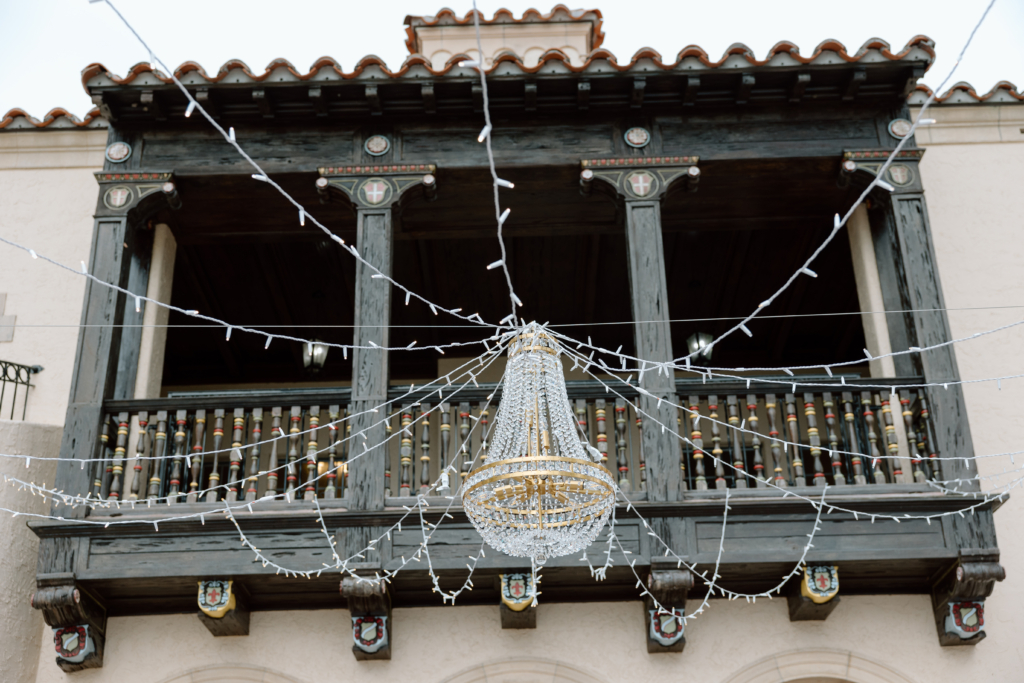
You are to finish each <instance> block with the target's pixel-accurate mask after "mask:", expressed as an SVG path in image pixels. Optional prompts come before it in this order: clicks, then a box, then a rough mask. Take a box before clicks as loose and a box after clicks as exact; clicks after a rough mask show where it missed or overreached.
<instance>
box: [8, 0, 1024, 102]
mask: <svg viewBox="0 0 1024 683" xmlns="http://www.w3.org/2000/svg"><path fill="white" fill-rule="evenodd" d="M987 2H988V0H960V1H953V0H925V1H923V2H895V1H894V0H857V1H856V2H837V1H834V0H730V1H729V2H720V1H714V0H699V1H695V0H647V1H646V2H644V1H641V0H600V1H599V2H594V3H588V4H587V7H597V8H598V9H600V10H601V12H602V13H603V14H604V22H605V23H604V31H605V34H606V40H605V44H604V47H606V48H608V49H610V50H611V51H612V52H614V53H615V54H616V55H617V56H618V58H619V60H620V61H628V60H629V58H630V57H631V56H632V54H633V53H634V52H636V50H638V49H639V48H641V47H653V48H654V49H656V50H658V51H659V52H660V53H661V54H662V56H663V57H664V58H665V59H666V61H669V60H673V59H674V57H675V55H676V53H677V52H678V51H679V50H680V49H681V48H682V47H684V46H686V45H690V44H696V45H700V46H701V47H703V48H704V49H705V50H706V51H707V52H708V54H709V55H711V57H712V58H713V59H718V58H720V56H721V55H722V53H723V52H724V51H725V49H726V48H727V47H728V46H729V45H731V44H732V43H735V42H742V43H746V44H747V45H748V46H750V47H751V48H752V49H753V50H754V53H755V54H756V55H757V57H758V58H763V57H764V55H765V53H766V52H767V50H768V49H769V48H770V47H771V46H772V45H774V44H775V43H776V42H778V41H780V40H791V41H793V42H795V43H796V44H797V45H799V46H800V48H801V52H802V54H804V55H808V54H811V53H812V52H813V50H814V48H815V46H816V45H818V43H820V42H821V41H823V40H825V39H827V38H835V39H838V40H840V41H841V42H842V43H843V44H845V45H846V46H847V49H848V50H849V51H850V52H854V51H856V49H857V48H858V47H860V45H861V44H863V43H864V42H865V41H866V40H867V39H869V38H873V37H879V38H882V39H884V40H886V41H888V42H889V43H890V44H891V45H892V46H893V48H894V51H896V50H898V49H900V48H902V47H903V46H904V45H905V44H906V42H907V41H908V40H909V39H910V38H912V37H914V36H915V35H918V34H922V33H923V34H925V35H927V36H929V37H930V38H932V39H933V40H934V41H935V42H936V50H937V52H938V59H937V61H936V62H935V64H934V65H933V66H932V68H931V69H930V70H929V72H928V73H927V74H926V75H925V79H924V81H925V83H927V84H928V85H930V86H932V87H935V86H937V85H938V84H939V83H940V82H941V81H942V79H943V78H945V76H946V74H947V73H948V72H949V70H950V69H951V68H952V66H953V62H954V60H955V59H956V55H957V53H958V52H959V51H960V49H961V47H962V46H963V44H964V42H965V41H966V39H967V36H968V34H969V33H970V30H971V28H972V27H973V26H974V24H975V23H976V22H977V20H978V18H979V17H980V16H981V13H982V11H983V10H984V8H985V5H986V4H987ZM115 4H116V5H117V6H118V8H119V9H120V10H121V11H122V12H123V13H124V14H125V15H126V17H127V18H128V20H129V21H131V22H132V23H133V24H134V25H135V27H136V28H137V29H138V31H139V32H140V33H141V34H142V36H143V37H144V38H145V39H146V40H147V41H148V42H149V43H150V45H151V46H152V48H153V50H154V52H155V53H156V54H157V55H158V56H159V57H160V58H161V59H163V61H164V62H165V63H167V64H168V65H175V66H176V65H178V64H180V63H181V62H184V61H188V60H191V61H196V62H199V63H200V64H201V65H202V66H203V67H204V68H205V69H206V71H207V72H208V73H211V74H215V73H217V70H218V69H219V67H220V65H221V64H223V63H224V62H225V61H227V60H228V59H232V58H238V59H242V60H243V61H245V62H246V63H247V64H248V65H249V66H250V68H252V69H253V71H255V72H257V73H262V72H263V69H264V67H265V66H266V65H267V64H268V63H269V62H270V61H271V60H272V59H274V58H277V57H284V58H286V59H288V60H290V61H291V62H292V63H293V64H294V65H295V66H296V67H297V68H298V69H300V70H301V71H302V72H305V71H306V70H307V69H308V67H309V66H310V64H312V63H313V62H314V60H316V59H317V58H318V57H320V56H323V55H330V56H332V57H334V58H335V59H337V60H338V61H339V62H340V63H341V65H342V68H344V69H345V70H351V68H352V66H353V65H354V64H355V62H356V61H358V60H359V58H360V57H362V56H364V55H366V54H376V55H378V56H380V57H382V58H383V59H384V60H385V61H386V62H387V64H388V65H389V66H390V67H392V68H395V69H397V68H398V67H399V66H400V65H401V63H402V61H403V59H404V58H405V55H406V49H405V45H404V29H403V25H402V21H403V19H404V18H405V16H406V15H407V14H433V13H435V12H436V11H437V10H439V9H440V5H439V4H437V2H436V0H414V1H413V0H362V1H361V2H352V1H350V0H331V1H329V2H324V1H323V0H320V1H318V2H313V1H312V0H284V1H282V0H274V1H273V2H269V1H264V0H246V1H244V2H242V1H229V0H175V1H174V2H154V1H153V0H115ZM575 5H576V3H575V2H573V3H571V5H570V6H575ZM479 6H480V8H481V10H483V11H484V13H485V14H486V15H487V16H491V14H493V12H494V11H495V10H497V9H498V8H500V7H507V8H509V9H510V10H512V11H513V12H515V14H516V16H520V15H521V14H522V12H523V10H525V9H527V8H529V7H531V6H536V7H538V9H541V10H542V11H547V10H549V9H551V7H552V6H553V5H548V4H542V5H536V4H534V3H528V2H519V1H517V0H513V1H510V2H492V1H490V0H480V2H479ZM452 7H453V9H455V10H457V11H458V12H459V13H460V14H463V13H465V12H466V11H467V10H468V9H470V8H471V7H472V5H471V4H470V3H469V2H464V1H460V2H457V3H454V4H453V5H452ZM1022 36H1024V1H1022V0H997V2H996V5H995V7H994V8H993V10H992V12H991V13H990V14H989V16H988V19H987V20H986V22H985V24H984V25H983V26H982V27H981V29H980V30H979V32H978V34H977V36H976V38H975V41H974V43H973V44H972V45H971V47H970V49H969V50H968V51H967V54H966V56H965V57H964V61H963V62H962V63H961V65H960V67H959V68H958V70H957V73H956V74H955V75H954V77H953V80H952V81H950V85H952V84H953V83H955V82H956V81H967V82H970V83H971V84H973V85H974V86H975V88H976V89H977V90H978V92H979V93H984V92H987V91H988V90H989V89H990V88H991V87H992V86H993V85H994V84H995V83H996V82H998V81H1000V80H1009V81H1012V82H1014V83H1016V84H1017V86H1018V88H1020V87H1024V58H1022V57H1021V37H1022ZM0 57H2V58H3V64H4V67H3V69H0V114H2V113H3V112H6V111H7V110H8V109H11V108H13V107H21V108H23V109H25V110H26V111H28V112H29V114H31V115H33V116H35V117H37V118H41V117H42V116H43V115H44V114H45V113H46V112H47V111H49V110H50V109H51V108H53V107H65V108H66V109H68V110H70V111H71V112H72V113H74V114H76V115H78V116H81V115H83V114H84V113H85V112H87V111H88V110H89V109H90V108H91V106H92V105H91V103H90V101H89V98H88V97H87V96H86V95H85V92H84V90H83V89H82V85H81V78H80V73H81V70H82V69H83V68H84V67H85V66H86V65H87V64H90V63H92V62H101V63H102V64H104V65H105V66H106V67H107V68H108V69H109V70H110V71H113V72H114V73H116V74H124V73H125V72H126V71H127V70H128V69H129V68H131V66H132V65H133V64H136V63H138V62H141V61H146V60H147V58H148V56H147V55H146V53H145V52H144V51H143V49H142V47H141V46H140V45H139V44H138V43H137V42H136V41H135V39H134V38H133V37H132V36H131V34H130V33H129V32H128V30H127V29H126V28H125V27H124V26H123V25H122V24H121V23H120V22H119V21H118V19H117V17H116V16H115V15H114V13H113V12H112V11H111V10H110V8H109V7H107V6H106V5H105V4H102V3H98V4H90V3H89V2H88V0H51V1H49V2H41V1H40V2H25V1H24V0H0Z"/></svg>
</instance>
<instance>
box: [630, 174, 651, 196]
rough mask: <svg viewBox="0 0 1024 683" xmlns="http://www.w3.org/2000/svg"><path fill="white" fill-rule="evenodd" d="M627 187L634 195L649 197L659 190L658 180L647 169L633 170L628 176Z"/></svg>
mask: <svg viewBox="0 0 1024 683" xmlns="http://www.w3.org/2000/svg"><path fill="white" fill-rule="evenodd" d="M626 188H627V189H628V190H629V192H630V194H632V195H633V196H634V197H648V196H650V195H652V194H654V193H656V192H657V191H658V181H657V180H656V179H655V177H654V176H653V175H651V174H650V173H649V172H647V171H633V172H632V173H630V174H629V175H628V176H626Z"/></svg>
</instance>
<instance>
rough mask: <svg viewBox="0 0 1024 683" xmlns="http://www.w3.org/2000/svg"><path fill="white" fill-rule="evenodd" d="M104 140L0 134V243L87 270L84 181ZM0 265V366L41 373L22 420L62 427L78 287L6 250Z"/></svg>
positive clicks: (91, 204) (88, 218) (75, 280)
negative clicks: (3, 324)
mask: <svg viewBox="0 0 1024 683" xmlns="http://www.w3.org/2000/svg"><path fill="white" fill-rule="evenodd" d="M106 139H107V132H106V131H105V130H76V131H45V132H39V131H18V132H4V133H0V235H3V236H4V237H6V238H7V239H10V240H14V241H15V242H18V243H20V244H23V245H25V246H28V247H30V248H32V249H35V250H36V251H37V252H39V253H40V254H46V255H47V256H50V257H52V258H54V259H56V260H58V261H60V262H62V263H65V264H68V265H70V266H71V267H73V268H75V269H76V270H77V269H78V268H79V262H80V261H86V262H88V261H89V248H90V242H91V239H92V212H93V210H94V208H95V206H96V196H97V185H96V180H95V179H94V178H93V175H92V173H93V171H98V170H101V169H102V168H103V150H104V147H105V145H106ZM0 264H2V265H0V293H6V294H7V307H6V308H7V310H6V315H14V316H17V322H16V324H15V328H14V341H12V342H10V343H0V358H2V359H3V360H7V361H13V362H16V363H22V364H24V365H42V366H43V367H44V368H45V369H44V370H43V372H41V373H39V374H38V375H35V376H34V377H33V380H32V383H33V384H34V385H35V386H34V387H33V388H32V389H31V391H30V394H29V400H28V414H27V416H26V419H27V420H28V421H29V422H38V423H45V424H56V425H60V424H63V423H64V413H65V411H66V408H67V401H68V392H69V389H70V386H71V371H72V366H73V365H74V362H75V345H76V343H77V340H78V325H79V323H80V322H81V315H82V298H83V296H84V292H85V281H84V279H83V278H82V277H81V276H78V275H75V274H73V273H69V272H67V271H65V270H61V269H60V268H57V267H56V266H53V265H51V264H48V263H46V262H44V261H42V260H41V259H40V260H33V259H32V258H31V257H30V256H29V255H28V254H26V253H25V252H22V251H20V250H16V249H14V248H13V247H10V246H8V245H6V244H0ZM19 404H20V399H19ZM18 410H19V413H20V405H19V408H18ZM18 417H20V414H19V415H18Z"/></svg>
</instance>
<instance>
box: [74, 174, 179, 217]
mask: <svg viewBox="0 0 1024 683" xmlns="http://www.w3.org/2000/svg"><path fill="white" fill-rule="evenodd" d="M93 176H94V177H95V178H96V182H97V183H98V184H99V186H100V198H99V202H98V204H97V209H96V213H97V216H122V215H124V214H127V213H128V212H129V211H131V210H132V209H135V208H136V207H138V206H139V205H140V204H141V203H142V200H143V199H145V198H146V197H149V196H150V195H152V194H154V193H162V194H163V195H164V197H165V198H166V199H167V202H168V204H170V206H171V208H172V209H178V208H180V207H181V198H180V196H179V195H178V188H177V186H176V184H175V182H174V171H97V172H96V173H94V174H93Z"/></svg>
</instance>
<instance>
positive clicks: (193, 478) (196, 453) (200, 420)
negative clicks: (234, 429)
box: [185, 408, 206, 503]
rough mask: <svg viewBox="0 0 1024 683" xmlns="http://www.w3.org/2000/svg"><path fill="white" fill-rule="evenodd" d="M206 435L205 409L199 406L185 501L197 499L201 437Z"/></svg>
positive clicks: (201, 457)
mask: <svg viewBox="0 0 1024 683" xmlns="http://www.w3.org/2000/svg"><path fill="white" fill-rule="evenodd" d="M205 436H206V411H205V410H203V409H202V408H200V409H199V410H197V411H196V416H195V420H194V422H193V427H192V437H193V440H192V456H191V457H190V458H189V461H190V462H191V467H190V468H189V469H191V473H190V474H189V482H188V495H186V496H185V502H186V503H195V502H196V501H198V500H199V484H200V483H201V482H200V481H199V480H200V479H201V478H202V476H203V438H204V437H205Z"/></svg>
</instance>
